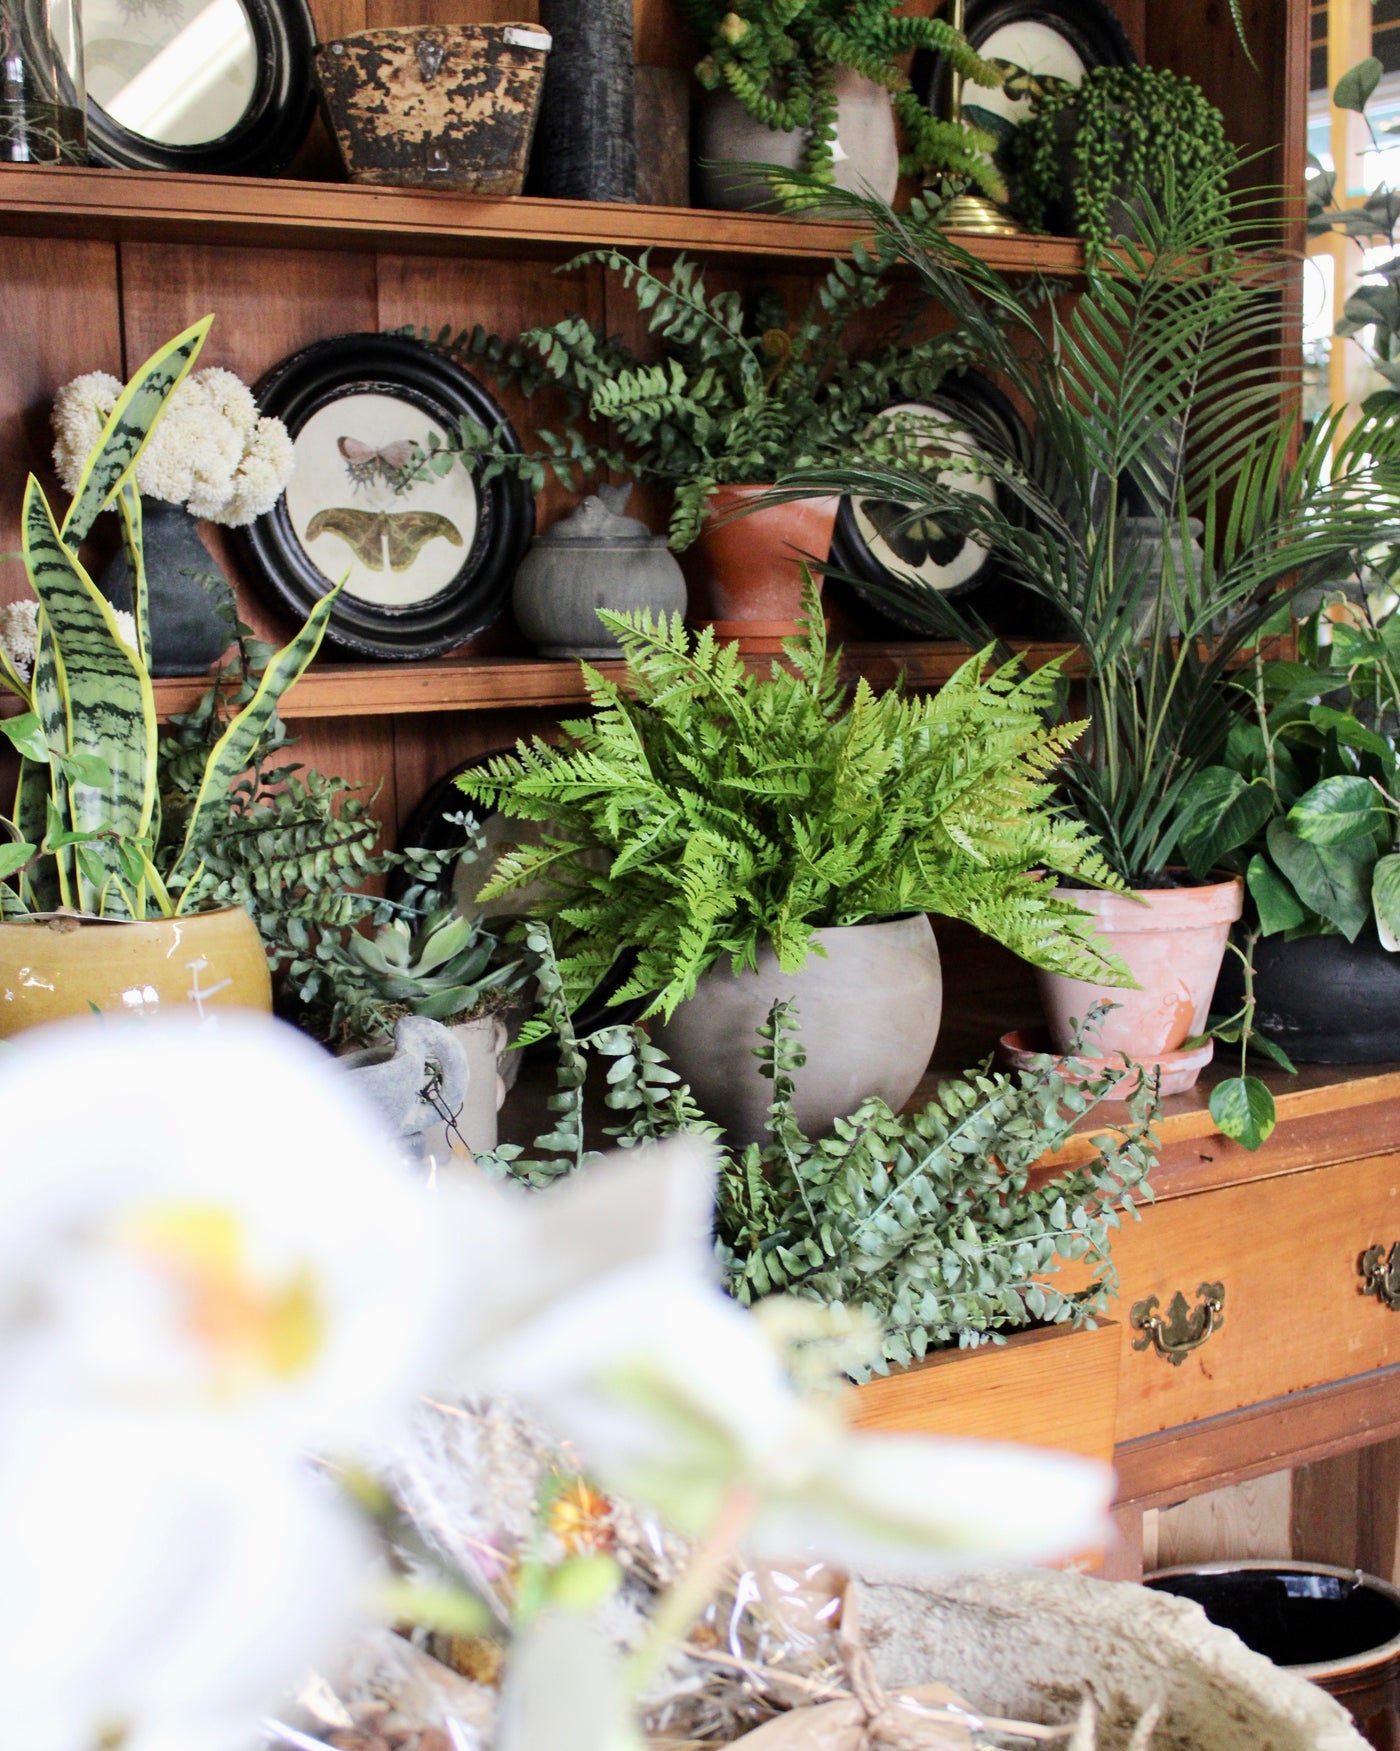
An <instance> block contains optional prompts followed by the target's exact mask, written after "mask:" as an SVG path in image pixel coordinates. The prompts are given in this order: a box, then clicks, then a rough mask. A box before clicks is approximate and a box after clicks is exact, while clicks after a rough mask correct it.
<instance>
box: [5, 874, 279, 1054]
mask: <svg viewBox="0 0 1400 1751" xmlns="http://www.w3.org/2000/svg"><path fill="white" fill-rule="evenodd" d="M219 1009H255V1010H263V1011H268V1012H270V1011H271V1009H272V980H271V977H270V975H269V973H268V968H267V955H266V953H265V952H264V949H263V944H262V938H261V937H260V936H259V935H258V927H257V925H256V924H254V922H253V920H252V919H251V918H250V917H249V915H248V913H247V912H245V911H244V910H243V908H242V907H241V906H228V907H225V908H223V909H221V910H220V911H217V912H195V913H192V914H191V915H190V916H189V917H188V918H152V919H148V920H146V921H144V922H140V921H137V922H131V921H122V920H112V921H110V922H105V921H104V922H97V921H92V922H89V921H87V920H82V921H80V920H78V919H75V918H71V917H62V916H61V917H55V918H48V919H45V918H33V919H29V918H12V919H8V920H7V921H6V922H5V923H3V924H0V1038H3V1037H6V1036H8V1035H10V1034H16V1033H19V1032H20V1031H21V1030H22V1029H24V1028H29V1027H38V1026H39V1025H40V1024H41V1023H43V1022H50V1021H63V1020H66V1019H68V1018H69V1017H78V1016H87V1015H90V1014H91V1013H92V1012H93V1011H94V1010H97V1011H100V1012H101V1013H102V1014H103V1015H130V1016H149V1015H157V1014H158V1015H161V1016H165V1015H168V1014H171V1013H174V1014H176V1015H188V1016H190V1017H191V1018H193V1019H196V1020H203V1019H205V1018H206V1017H207V1016H208V1015H209V1013H210V1011H216V1010H219Z"/></svg>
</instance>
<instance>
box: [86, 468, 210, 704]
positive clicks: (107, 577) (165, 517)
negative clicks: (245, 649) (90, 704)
mask: <svg viewBox="0 0 1400 1751" xmlns="http://www.w3.org/2000/svg"><path fill="white" fill-rule="evenodd" d="M141 527H142V536H143V545H144V549H145V556H146V603H147V612H148V614H149V617H150V623H151V673H152V674H153V675H158V676H159V675H203V674H205V673H206V672H207V671H208V670H209V669H211V668H212V667H213V666H214V664H215V663H217V662H218V660H219V658H220V657H221V656H222V655H223V653H224V652H225V651H226V650H227V649H228V646H229V644H230V643H231V641H232V639H233V620H232V618H231V609H232V604H233V590H232V588H231V586H230V584H229V581H228V579H227V578H226V577H225V576H224V574H223V573H222V572H221V571H220V570H219V567H218V565H217V564H216V563H215V560H214V556H213V555H212V554H211V553H210V551H209V549H208V548H207V547H206V546H205V545H204V543H203V541H202V540H201V539H200V535H199V524H198V523H197V522H196V521H195V519H194V518H193V517H192V516H191V515H190V514H189V512H188V511H187V510H186V509H185V507H184V506H183V505H171V504H166V503H165V502H164V500H162V499H143V500H142V501H141ZM97 587H98V589H100V590H101V592H102V594H103V595H104V596H105V597H106V598H107V600H108V601H109V602H110V603H111V604H112V606H113V607H114V608H121V609H125V611H126V612H127V613H128V614H129V613H130V612H131V583H130V579H129V577H128V575H127V568H126V553H125V552H124V551H120V552H118V554H117V556H116V558H115V559H114V560H113V561H112V563H111V564H110V565H109V566H108V567H107V569H106V571H104V572H103V574H102V576H101V577H100V578H99V579H98V580H97ZM221 609H222V612H221Z"/></svg>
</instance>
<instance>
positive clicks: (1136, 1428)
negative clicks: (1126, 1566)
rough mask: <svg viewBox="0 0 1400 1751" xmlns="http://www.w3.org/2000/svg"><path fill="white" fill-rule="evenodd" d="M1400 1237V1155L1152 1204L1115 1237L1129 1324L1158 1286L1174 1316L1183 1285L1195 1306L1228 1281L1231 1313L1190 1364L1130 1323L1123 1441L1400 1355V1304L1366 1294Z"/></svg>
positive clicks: (1122, 1307)
mask: <svg viewBox="0 0 1400 1751" xmlns="http://www.w3.org/2000/svg"><path fill="white" fill-rule="evenodd" d="M1396 1241H1400V1155H1385V1156H1377V1157H1373V1158H1371V1159H1369V1160H1365V1161H1348V1162H1341V1163H1339V1164H1338V1165H1337V1166H1335V1167H1325V1168H1317V1169H1316V1170H1314V1171H1313V1172H1311V1173H1298V1174H1288V1175H1285V1176H1283V1177H1281V1178H1278V1179H1271V1180H1262V1181H1256V1182H1255V1183H1254V1184H1252V1185H1242V1186H1231V1187H1228V1188H1226V1189H1224V1190H1221V1191H1214V1192H1202V1193H1200V1194H1198V1195H1196V1196H1194V1197H1182V1198H1173V1199H1171V1200H1170V1201H1168V1202H1166V1203H1162V1204H1156V1205H1149V1206H1148V1207H1147V1209H1146V1210H1145V1211H1144V1212H1143V1219H1142V1221H1141V1222H1140V1223H1136V1222H1129V1223H1125V1224H1124V1227H1123V1230H1122V1232H1121V1233H1120V1234H1119V1235H1118V1236H1117V1237H1116V1238H1115V1240H1114V1246H1113V1252H1114V1257H1115V1259H1116V1260H1117V1263H1118V1269H1119V1274H1120V1276H1121V1278H1122V1300H1121V1301H1120V1302H1119V1304H1118V1306H1117V1308H1116V1310H1115V1317H1116V1318H1117V1319H1119V1320H1120V1321H1121V1322H1122V1323H1123V1325H1124V1326H1125V1327H1128V1326H1129V1321H1130V1318H1131V1315H1132V1310H1133V1307H1134V1305H1135V1304H1136V1303H1138V1302H1140V1301H1143V1300H1145V1299H1146V1298H1147V1297H1148V1296H1151V1295H1155V1296H1156V1297H1157V1299H1158V1302H1159V1304H1160V1306H1159V1311H1160V1312H1161V1314H1162V1315H1164V1316H1165V1315H1166V1314H1167V1312H1168V1309H1169V1307H1170V1304H1171V1301H1172V1297H1173V1296H1174V1295H1175V1294H1176V1293H1177V1292H1178V1291H1180V1292H1181V1293H1182V1294H1183V1295H1184V1296H1185V1298H1186V1300H1187V1302H1188V1303H1189V1304H1190V1306H1191V1307H1192V1308H1193V1309H1194V1308H1195V1307H1196V1306H1197V1305H1198V1299H1199V1297H1198V1290H1199V1287H1200V1285H1202V1284H1208V1283H1220V1284H1223V1285H1224V1306H1223V1319H1222V1322H1221V1324H1220V1327H1219V1329H1218V1330H1216V1331H1214V1332H1212V1333H1211V1335H1210V1336H1209V1337H1208V1338H1207V1339H1206V1341H1205V1343H1204V1344H1202V1345H1201V1346H1200V1348H1198V1349H1194V1350H1192V1351H1191V1352H1190V1353H1189V1354H1187V1355H1186V1356H1184V1358H1183V1359H1182V1360H1181V1361H1180V1362H1178V1363H1173V1362H1170V1361H1168V1360H1166V1359H1165V1358H1164V1357H1162V1356H1160V1355H1158V1354H1157V1352H1156V1350H1155V1349H1154V1348H1152V1347H1151V1345H1149V1346H1148V1347H1147V1348H1146V1349H1142V1350H1138V1349H1134V1348H1133V1345H1134V1343H1135V1342H1138V1341H1140V1338H1141V1334H1140V1333H1139V1332H1137V1331H1135V1330H1133V1329H1131V1327H1129V1329H1128V1330H1126V1331H1125V1333H1124V1343H1123V1350H1122V1380H1121V1384H1120V1388H1119V1394H1118V1440H1119V1441H1130V1440H1132V1439H1133V1438H1134V1437H1135V1436H1138V1435H1148V1434H1154V1433H1156V1432H1157V1431H1158V1430H1160V1429H1168V1428H1174V1427H1176V1426H1177V1425H1179V1424H1182V1423H1189V1422H1195V1421H1197V1420H1198V1419H1200V1418H1202V1417H1212V1416H1217V1415H1219V1414H1220V1413H1221V1412H1224V1411H1231V1410H1236V1409H1238V1408H1239V1407H1240V1406H1242V1405H1249V1404H1257V1403H1259V1402H1260V1401H1261V1400H1263V1399H1268V1398H1276V1397H1278V1396H1280V1395H1281V1394H1283V1393H1287V1392H1296V1391H1298V1390H1299V1389H1300V1388H1302V1387H1305V1386H1317V1385H1320V1384H1321V1383H1322V1382H1324V1381H1328V1380H1340V1379H1345V1378H1347V1377H1348V1376H1350V1375H1353V1374H1364V1373H1365V1372H1366V1371H1367V1370H1368V1369H1371V1368H1381V1367H1385V1366H1386V1365H1387V1364H1389V1363H1392V1362H1400V1313H1395V1312H1392V1311H1391V1310H1390V1309H1389V1308H1388V1307H1387V1306H1386V1305H1385V1303H1384V1302H1383V1301H1381V1300H1378V1299H1377V1298H1376V1297H1375V1296H1370V1295H1364V1294H1363V1293H1362V1279H1361V1276H1360V1273H1359V1271H1358V1269H1357V1262H1358V1259H1359V1257H1360V1255H1361V1253H1362V1252H1363V1251H1365V1250H1366V1249H1367V1248H1368V1247H1372V1246H1384V1247H1385V1249H1386V1251H1387V1252H1388V1251H1389V1249H1390V1247H1391V1245H1392V1244H1393V1243H1394V1242H1396Z"/></svg>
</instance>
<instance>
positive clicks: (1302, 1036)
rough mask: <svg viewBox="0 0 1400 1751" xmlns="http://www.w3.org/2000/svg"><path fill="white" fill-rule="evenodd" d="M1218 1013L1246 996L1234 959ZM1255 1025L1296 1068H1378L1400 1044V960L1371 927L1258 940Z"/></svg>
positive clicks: (1225, 971)
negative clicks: (1355, 933) (1352, 933)
mask: <svg viewBox="0 0 1400 1751" xmlns="http://www.w3.org/2000/svg"><path fill="white" fill-rule="evenodd" d="M1217 993H1218V995H1217V999H1216V1003H1215V1006H1214V1007H1215V1008H1216V1009H1221V1008H1222V1007H1223V1008H1225V1012H1226V1013H1227V1014H1229V1013H1232V1012H1233V1011H1234V1010H1236V1009H1238V1008H1239V1006H1240V1001H1241V999H1242V997H1243V995H1244V978H1243V969H1242V968H1241V966H1240V963H1239V961H1238V960H1237V959H1236V957H1235V956H1234V955H1231V956H1230V957H1229V959H1228V960H1227V961H1226V963H1225V965H1224V966H1223V967H1222V968H1221V969H1220V982H1219V985H1218V986H1217ZM1254 995H1255V997H1256V998H1257V999H1258V1002H1259V1008H1258V1010H1257V1012H1256V1014H1255V1018H1254V1019H1255V1025H1256V1026H1257V1027H1260V1028H1262V1029H1263V1031H1264V1032H1265V1033H1266V1034H1267V1035H1268V1036H1269V1038H1270V1039H1271V1040H1277V1042H1278V1043H1279V1045H1281V1046H1282V1047H1283V1049H1284V1051H1285V1052H1287V1053H1288V1056H1289V1057H1290V1058H1292V1059H1293V1061H1294V1062H1295V1063H1297V1064H1381V1063H1384V1062H1385V1061H1386V1059H1388V1058H1393V1057H1394V1056H1395V1051H1396V1042H1397V1041H1400V954H1393V953H1391V952H1390V950H1388V949H1384V948H1382V947H1381V940H1380V937H1379V936H1377V934H1376V931H1375V928H1374V926H1368V927H1367V929H1365V930H1363V931H1362V933H1361V935H1360V936H1359V937H1357V939H1356V941H1355V942H1348V941H1347V939H1346V938H1345V937H1344V936H1300V937H1298V938H1297V939H1296V940H1295V941H1293V942H1288V941H1285V939H1284V938H1283V937H1281V936H1266V937H1261V938H1260V940H1259V941H1258V942H1257V943H1255V945H1254Z"/></svg>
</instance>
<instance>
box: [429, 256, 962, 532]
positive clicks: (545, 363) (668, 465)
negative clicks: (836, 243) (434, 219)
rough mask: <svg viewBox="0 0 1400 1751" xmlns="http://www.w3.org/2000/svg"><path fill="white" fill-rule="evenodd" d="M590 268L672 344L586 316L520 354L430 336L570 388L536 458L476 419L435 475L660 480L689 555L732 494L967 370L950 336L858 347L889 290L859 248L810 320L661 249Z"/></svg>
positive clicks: (462, 354) (589, 259) (820, 289)
mask: <svg viewBox="0 0 1400 1751" xmlns="http://www.w3.org/2000/svg"><path fill="white" fill-rule="evenodd" d="M591 265H601V266H603V267H605V268H607V269H608V271H609V272H611V273H615V274H617V275H618V276H619V277H620V279H621V281H622V284H623V286H624V287H625V288H626V289H627V290H628V291H629V292H630V293H631V294H632V296H633V298H634V299H635V301H636V304H637V308H638V310H639V311H640V312H641V313H642V314H643V316H644V317H645V320H646V326H647V330H648V332H649V333H650V334H652V335H654V336H656V337H657V338H658V339H659V340H660V341H661V343H662V344H663V346H664V349H665V351H664V354H663V357H662V358H661V360H660V361H659V362H650V361H647V360H644V359H642V358H641V357H639V356H638V355H637V354H636V353H634V352H632V350H631V349H630V348H628V347H626V346H625V345H623V343H622V342H621V341H619V340H616V339H611V338H609V337H607V336H606V335H605V334H604V333H603V332H602V331H601V330H600V329H598V328H596V327H594V326H593V325H592V324H591V323H589V322H587V321H585V320H584V319H583V318H582V317H580V316H568V317H565V318H564V319H563V321H561V322H556V323H554V324H553V325H552V326H551V327H548V328H532V329H527V330H526V331H525V333H524V334H522V335H521V336H520V338H519V341H518V342H517V343H510V342H507V341H504V340H502V339H501V338H500V337H498V336H495V335H491V334H488V333H487V332H486V331H485V330H484V329H483V328H481V327H480V326H478V327H476V328H475V329H472V330H470V331H464V332H462V333H460V334H456V335H454V334H453V333H452V331H451V329H443V330H442V331H441V332H440V333H438V334H437V335H436V336H430V335H429V334H428V333H427V331H426V330H425V331H423V338H424V339H427V340H430V341H431V342H432V344H434V345H436V346H439V347H441V348H442V349H444V350H445V351H447V352H449V353H451V354H452V356H453V357H455V358H458V359H461V360H462V361H463V363H465V364H467V365H469V366H472V367H473V368H484V369H486V370H487V371H488V372H490V373H491V375H493V376H494V377H495V378H496V379H497V381H498V382H507V383H513V384H514V385H516V386H517V387H518V388H519V389H521V390H523V391H524V393H525V394H526V395H534V394H535V393H536V392H537V391H538V390H540V389H541V388H543V387H545V386H547V385H553V386H555V387H557V388H558V389H560V390H562V391H563V392H564V395H565V397H566V409H567V419H568V422H569V423H568V425H567V426H566V428H565V430H564V431H563V432H561V433H556V432H553V431H548V430H546V431H542V432H540V433H539V434H538V437H539V443H540V445H541V448H540V449H539V450H538V451H536V452H535V453H534V454H532V455H528V456H524V457H522V456H519V455H517V454H515V453H513V452H512V451H509V450H507V449H505V448H504V447H503V446H502V444H501V443H500V441H499V435H498V434H497V433H493V432H488V431H487V430H486V429H485V428H484V427H482V426H481V425H479V424H476V423H474V422H472V421H470V420H467V421H464V422H463V424H462V426H461V429H460V431H459V433H458V434H457V437H456V439H455V440H454V441H452V442H450V443H447V444H437V443H435V444H433V445H431V446H430V448H429V449H428V451H427V452H426V454H425V456H424V459H423V465H424V467H425V468H426V469H429V470H433V471H435V472H437V473H445V472H447V471H448V470H449V469H451V468H452V467H453V466H454V462H455V461H456V460H460V461H461V462H462V463H464V464H465V465H466V466H467V467H469V468H472V469H473V470H480V471H482V477H483V478H484V479H489V478H491V477H492V476H493V475H495V474H498V473H500V472H501V471H502V470H504V469H514V470H517V471H518V472H520V473H521V474H523V476H524V477H525V478H526V479H527V480H528V481H529V482H530V484H531V485H532V486H534V487H535V488H536V489H538V488H539V487H540V486H542V485H543V484H544V482H545V480H546V479H547V478H548V476H549V474H550V473H553V474H555V475H557V476H558V478H559V479H560V480H562V481H563V483H564V484H565V485H566V486H567V487H569V489H570V490H573V489H574V488H575V487H576V486H578V485H579V484H580V483H581V482H582V481H583V480H585V479H587V478H589V477H591V476H593V475H595V474H598V473H606V472H607V471H609V470H612V471H615V472H618V473H623V474H627V475H630V476H631V477H632V478H634V479H636V480H639V481H645V482H654V483H657V484H659V485H662V486H665V487H669V488H671V489H672V490H673V491H674V493H675V511H674V515H673V517H672V520H671V545H672V546H673V547H675V548H678V549H679V548H683V547H686V546H687V545H688V544H689V543H690V542H691V541H693V540H694V538H695V535H696V533H697V532H698V530H699V527H700V523H701V520H702V518H703V516H704V514H705V508H706V505H707V503H708V501H709V498H710V495H711V493H712V492H713V491H714V488H715V487H716V486H717V485H719V484H722V483H729V484H733V483H740V484H749V483H752V482H765V481H770V480H772V479H774V478H775V477H776V476H777V475H778V474H779V473H781V472H782V471H783V470H784V469H788V468H796V467H801V466H803V465H805V464H807V463H812V462H815V461H817V460H819V459H820V458H823V457H832V456H839V455H842V454H845V453H847V452H849V451H850V450H851V449H852V448H853V447H855V446H856V445H857V444H862V445H864V444H866V443H867V439H866V436H865V434H866V430H867V428H868V427H869V425H870V423H871V421H872V418H873V416H874V415H875V414H876V413H877V412H878V410H879V409H880V408H882V407H884V406H886V405H887V404H888V403H889V402H891V401H894V400H918V399H920V398H921V397H923V396H926V395H927V394H929V393H930V392H931V391H932V390H934V389H935V388H936V387H937V386H938V384H939V382H940V381H941V380H942V378H943V377H944V375H945V374H946V373H947V372H948V370H949V369H951V368H953V367H955V366H956V365H957V364H958V363H959V362H960V360H961V356H962V349H961V347H960V343H959V341H958V338H957V337H956V336H949V335H944V336H941V337H939V338H937V339H934V340H930V341H924V342H920V343H919V344H917V345H909V344H906V342H905V340H904V339H903V338H902V337H901V335H900V334H898V333H897V334H895V335H894V336H892V337H891V338H889V339H888V340H886V341H885V342H884V343H883V344H881V345H880V346H878V347H877V348H876V349H875V350H874V351H873V352H871V353H869V354H868V355H863V354H861V353H859V352H857V351H856V350H854V349H853V347H852V345H851V342H850V338H849V329H850V325H851V322H852V319H853V318H854V317H855V316H857V315H858V314H859V313H860V312H862V311H867V310H870V309H873V308H874V307H875V306H877V305H879V304H880V303H881V302H882V301H883V300H884V298H885V297H886V295H887V291H888V286H887V284H886V281H885V279H884V276H883V271H882V265H881V263H880V262H879V261H878V260H877V259H876V258H875V257H873V256H872V255H871V254H870V253H869V252H868V251H867V250H865V249H863V248H861V247H859V246H857V248H856V249H855V250H854V251H853V253H852V257H851V259H850V260H849V261H846V260H838V261H836V262H834V263H833V264H832V268H831V271H830V272H829V273H828V274H827V275H826V277H825V278H824V279H823V280H822V281H821V282H820V284H819V285H818V286H817V288H816V290H815V292H814V293H813V295H812V297H811V298H810V299H809V301H808V303H807V304H806V306H805V307H804V308H803V309H802V310H801V311H800V312H799V313H798V314H797V316H796V317H795V319H790V318H789V316H788V313H787V311H786V309H785V308H784V306H783V304H782V302H781V301H780V300H779V299H777V298H776V297H775V296H774V295H773V294H771V293H763V294H760V295H759V296H758V297H757V298H756V299H754V300H752V301H751V302H749V303H745V301H744V300H743V299H742V298H741V297H740V296H739V294H738V293H737V292H719V293H710V292H709V291H707V290H706V286H705V281H704V278H703V276H702V274H701V272H700V270H699V268H698V267H697V266H696V264H695V263H694V262H692V261H688V260H687V259H686V257H685V256H678V257H677V258H676V260H675V261H674V262H673V263H672V265H671V267H670V268H669V270H667V272H666V273H665V274H664V275H662V274H658V273H654V272H653V271H652V268H651V265H650V252H647V253H646V254H643V255H642V256H641V258H640V259H639V260H637V261H633V260H631V259H630V258H629V257H627V256H625V255H621V254H619V253H618V252H617V251H615V250H596V251H593V252H591V253H589V254H587V255H583V256H580V257H578V258H577V260H576V261H573V262H570V263H569V264H568V268H569V269H574V268H578V267H583V266H591ZM565 271H568V270H567V269H566V270H565ZM580 427H585V428H586V429H585V430H581V429H580ZM598 431H601V432H602V433H603V434H604V436H603V438H602V439H601V440H599V439H598V438H596V437H595V436H594V434H595V433H596V432H598ZM875 453H876V454H879V453H881V452H880V450H879V448H878V446H877V447H876V452H875Z"/></svg>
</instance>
